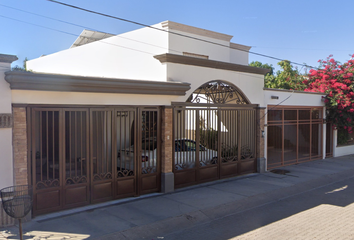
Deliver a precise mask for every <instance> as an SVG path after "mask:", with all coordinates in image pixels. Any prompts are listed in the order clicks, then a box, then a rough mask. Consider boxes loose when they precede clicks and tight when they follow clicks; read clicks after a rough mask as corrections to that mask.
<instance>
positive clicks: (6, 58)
mask: <svg viewBox="0 0 354 240" xmlns="http://www.w3.org/2000/svg"><path fill="white" fill-rule="evenodd" d="M16 60H18V58H17V57H16V56H14V55H7V54H0V62H3V63H12V62H14V61H16Z"/></svg>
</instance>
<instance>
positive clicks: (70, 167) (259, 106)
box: [0, 21, 353, 225]
mask: <svg viewBox="0 0 354 240" xmlns="http://www.w3.org/2000/svg"><path fill="white" fill-rule="evenodd" d="M152 27H153V28H149V27H146V28H142V29H138V30H135V31H131V32H127V33H124V34H120V35H110V34H105V33H100V32H93V31H88V30H84V31H83V32H82V33H81V35H80V37H79V38H78V39H77V40H76V41H75V42H74V43H73V45H72V46H71V47H70V48H69V49H66V50H63V51H60V52H57V53H53V54H50V55H46V56H43V57H39V58H37V59H33V60H31V61H28V62H27V68H28V69H29V70H30V72H19V71H11V68H10V65H11V62H13V61H15V60H16V59H17V58H16V57H15V56H12V55H0V66H1V68H0V91H1V92H0V96H1V102H0V116H1V118H0V119H1V122H0V127H1V128H0V143H1V144H0V148H1V153H2V154H1V156H0V162H1V165H2V168H0V188H3V187H7V186H11V185H21V184H24V185H32V186H33V192H34V199H33V200H34V201H33V210H32V213H31V214H32V216H34V217H35V216H38V215H40V214H45V213H49V212H55V211H60V210H64V209H69V208H76V207H80V206H84V205H88V204H94V203H99V202H103V201H109V200H113V199H118V198H124V197H131V196H139V195H141V194H146V193H151V192H170V191H174V189H175V188H180V187H185V186H189V185H192V184H198V183H202V182H206V181H213V180H217V179H220V178H227V177H233V176H237V175H242V174H248V173H253V172H262V171H266V170H267V169H272V168H276V167H279V166H285V165H289V164H295V163H299V162H303V161H311V160H315V159H323V158H325V157H326V156H332V155H334V156H339V155H344V154H349V153H352V152H353V151H352V149H351V148H337V147H336V143H335V139H336V138H335V136H336V133H335V132H334V134H332V131H331V128H329V127H328V126H327V124H326V123H325V122H324V121H323V119H324V118H325V109H324V103H323V102H322V101H321V99H322V96H323V95H321V94H316V93H305V92H294V91H286V90H271V89H264V74H266V73H267V70H265V69H260V68H255V67H250V66H248V63H249V59H248V56H249V50H250V48H251V47H249V46H245V45H242V44H237V43H233V42H231V39H232V36H230V35H227V34H223V33H218V32H213V31H209V30H205V29H200V28H197V27H192V26H187V25H183V24H179V23H175V22H171V21H165V22H161V23H158V24H156V25H153V26H152ZM157 29H160V30H157ZM332 139H334V141H332ZM0 217H1V218H2V219H4V220H3V221H2V223H3V225H6V224H10V220H8V219H7V218H6V217H5V215H4V213H1V214H0ZM6 219H7V220H6ZM0 222H1V221H0Z"/></svg>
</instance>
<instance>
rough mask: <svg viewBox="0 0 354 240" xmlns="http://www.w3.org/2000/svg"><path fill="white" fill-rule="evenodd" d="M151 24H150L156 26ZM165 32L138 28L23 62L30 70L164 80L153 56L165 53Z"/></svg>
mask: <svg viewBox="0 0 354 240" xmlns="http://www.w3.org/2000/svg"><path fill="white" fill-rule="evenodd" d="M159 26H160V25H155V26H154V27H159ZM167 39H168V33H166V32H162V31H158V30H154V29H151V28H142V29H138V30H135V31H131V32H127V33H124V34H120V35H117V36H113V37H110V38H106V39H103V40H100V41H96V42H92V43H89V44H85V45H82V46H78V47H75V48H70V49H67V50H63V51H60V52H57V53H53V54H50V55H47V56H44V57H40V58H37V59H34V60H30V61H28V62H27V68H28V69H29V70H32V71H34V72H43V73H54V74H67V75H76V76H93V77H107V78H126V79H134V80H148V81H149V80H153V81H166V69H165V66H164V65H162V64H161V63H160V62H159V61H158V60H157V59H155V58H154V57H153V56H155V55H159V54H163V53H166V52H168V45H167V44H168V40H167Z"/></svg>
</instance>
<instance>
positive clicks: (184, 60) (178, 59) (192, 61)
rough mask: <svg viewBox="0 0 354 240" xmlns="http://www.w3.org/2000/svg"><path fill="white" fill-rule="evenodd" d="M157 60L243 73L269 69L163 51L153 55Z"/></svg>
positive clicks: (260, 72)
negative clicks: (163, 52)
mask: <svg viewBox="0 0 354 240" xmlns="http://www.w3.org/2000/svg"><path fill="white" fill-rule="evenodd" d="M154 58H156V59H157V60H159V61H160V62H161V63H166V62H167V63H178V64H184V65H192V66H198V67H207V68H216V69H222V70H230V71H236V72H244V73H255V74H262V75H265V74H266V73H267V72H269V69H265V68H257V67H251V66H247V65H241V64H235V63H228V62H221V61H215V60H209V59H202V58H195V57H189V56H183V55H177V54H171V53H165V54H161V55H156V56H154Z"/></svg>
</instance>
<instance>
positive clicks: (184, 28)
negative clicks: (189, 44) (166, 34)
mask: <svg viewBox="0 0 354 240" xmlns="http://www.w3.org/2000/svg"><path fill="white" fill-rule="evenodd" d="M161 26H162V28H164V29H168V30H177V31H181V32H187V33H192V34H196V35H199V36H204V37H210V38H214V39H219V40H223V41H230V40H231V38H232V37H233V36H231V35H228V34H224V33H219V32H214V31H210V30H206V29H203V28H197V27H193V26H189V25H185V24H182V23H177V22H173V21H164V22H161Z"/></svg>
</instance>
